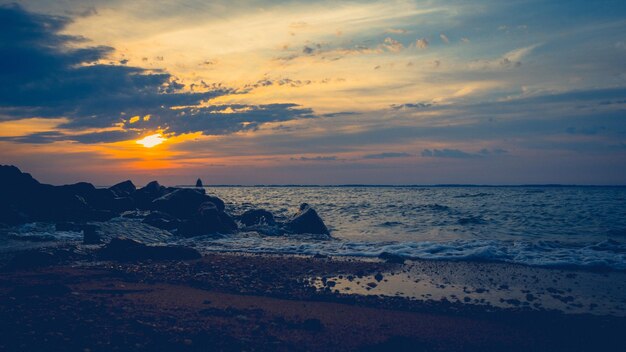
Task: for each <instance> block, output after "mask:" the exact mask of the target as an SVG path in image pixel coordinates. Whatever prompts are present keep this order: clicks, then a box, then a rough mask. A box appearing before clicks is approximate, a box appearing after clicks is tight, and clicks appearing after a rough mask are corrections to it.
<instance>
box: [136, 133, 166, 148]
mask: <svg viewBox="0 0 626 352" xmlns="http://www.w3.org/2000/svg"><path fill="white" fill-rule="evenodd" d="M166 140H167V138H165V137H163V136H162V135H161V134H160V133H157V134H152V135H149V136H146V137H144V138H142V139H140V140H138V141H137V144H141V145H143V146H144V147H146V148H152V147H155V146H157V145H159V144H161V143H163V142H165V141H166Z"/></svg>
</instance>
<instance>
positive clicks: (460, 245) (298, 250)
mask: <svg viewBox="0 0 626 352" xmlns="http://www.w3.org/2000/svg"><path fill="white" fill-rule="evenodd" d="M194 242H195V243H194V246H195V247H196V248H197V249H199V250H206V251H232V252H252V253H284V254H307V255H314V254H323V255H329V256H353V257H378V256H380V255H381V254H382V253H390V254H394V255H397V256H401V257H403V258H405V259H409V260H411V259H418V260H419V259H424V260H443V261H477V262H505V263H513V264H522V265H528V266H540V267H558V268H578V269H591V270H620V271H621V270H626V243H621V242H617V241H613V240H606V241H602V242H597V243H587V244H570V243H565V242H560V241H537V242H526V241H498V240H455V241H449V242H432V241H425V242H355V241H344V240H330V241H313V240H307V239H306V238H302V237H298V238H288V237H271V238H268V237H263V236H255V235H248V236H243V237H242V236H230V237H224V238H220V239H210V240H208V241H202V240H196V241H194Z"/></svg>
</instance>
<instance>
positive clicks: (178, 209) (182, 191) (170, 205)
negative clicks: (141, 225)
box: [152, 188, 207, 219]
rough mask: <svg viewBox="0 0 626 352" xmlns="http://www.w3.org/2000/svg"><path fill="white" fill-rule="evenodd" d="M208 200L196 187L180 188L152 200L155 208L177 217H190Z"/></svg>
mask: <svg viewBox="0 0 626 352" xmlns="http://www.w3.org/2000/svg"><path fill="white" fill-rule="evenodd" d="M206 200H207V198H206V196H205V195H204V194H202V193H201V192H199V191H198V190H195V189H190V188H179V189H177V190H175V191H174V192H171V193H168V194H166V195H164V196H162V197H159V198H157V199H155V200H154V201H153V202H152V207H153V209H154V210H159V211H162V212H165V213H168V214H170V215H173V216H175V217H177V218H181V219H188V218H190V217H191V216H193V215H194V214H195V213H196V210H198V208H199V207H200V205H201V204H202V203H204V202H205V201H206Z"/></svg>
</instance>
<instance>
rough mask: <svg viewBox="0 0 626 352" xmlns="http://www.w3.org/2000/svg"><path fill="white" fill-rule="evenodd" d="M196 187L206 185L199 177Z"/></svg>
mask: <svg viewBox="0 0 626 352" xmlns="http://www.w3.org/2000/svg"><path fill="white" fill-rule="evenodd" d="M196 187H200V188H202V187H204V186H203V185H202V180H201V179H198V181H196Z"/></svg>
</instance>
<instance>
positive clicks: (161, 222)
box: [142, 211, 180, 230]
mask: <svg viewBox="0 0 626 352" xmlns="http://www.w3.org/2000/svg"><path fill="white" fill-rule="evenodd" d="M142 222H143V223H145V224H148V225H150V226H154V227H156V228H159V229H162V230H173V229H175V228H177V227H178V225H179V224H180V221H179V220H178V219H176V218H175V217H173V216H171V215H169V214H167V213H163V212H160V211H153V212H150V214H148V216H146V217H145V218H144V219H143V221H142Z"/></svg>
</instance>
